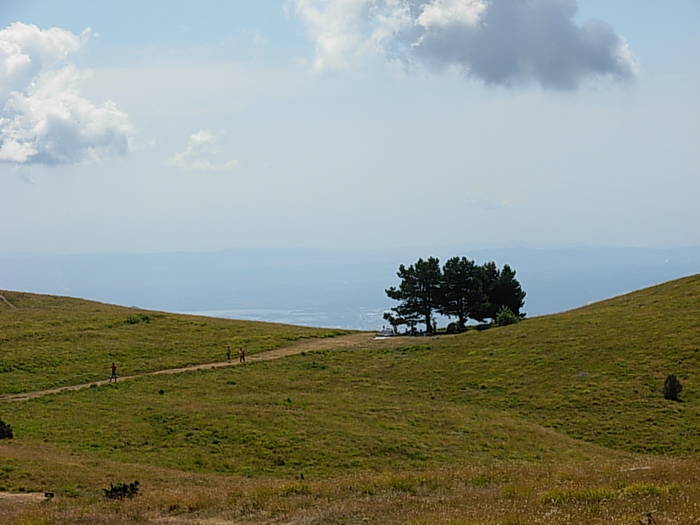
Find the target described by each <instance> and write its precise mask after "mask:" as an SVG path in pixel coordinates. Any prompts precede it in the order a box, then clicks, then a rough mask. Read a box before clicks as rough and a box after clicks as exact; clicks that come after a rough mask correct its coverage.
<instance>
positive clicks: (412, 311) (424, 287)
mask: <svg viewBox="0 0 700 525" xmlns="http://www.w3.org/2000/svg"><path fill="white" fill-rule="evenodd" d="M396 275H397V276H398V277H399V279H401V283H400V284H399V287H398V288H396V287H394V286H392V287H391V288H389V289H387V290H386V294H387V295H388V296H389V297H390V298H391V299H394V300H396V301H401V304H399V305H398V306H396V307H394V308H392V310H393V311H394V312H396V314H397V316H398V317H399V318H401V319H402V320H404V321H406V323H405V324H409V326H410V325H411V324H414V323H415V322H416V320H417V319H420V320H421V321H420V322H423V323H425V327H426V332H428V333H433V324H432V322H431V321H432V317H433V311H434V310H435V309H436V308H437V307H438V305H439V304H440V284H441V281H442V272H441V271H440V261H439V260H438V259H437V258H436V257H429V258H428V259H427V260H423V259H422V258H421V259H418V260H417V261H416V262H415V263H414V264H412V265H411V266H409V267H406V266H404V265H403V264H402V265H400V266H399V270H398V272H397V273H396Z"/></svg>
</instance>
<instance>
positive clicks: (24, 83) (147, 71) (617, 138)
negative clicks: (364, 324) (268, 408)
mask: <svg viewBox="0 0 700 525" xmlns="http://www.w3.org/2000/svg"><path fill="white" fill-rule="evenodd" d="M699 23H700V4H699V3H698V2H697V1H695V0H679V1H678V2H674V3H673V5H672V6H667V8H664V9H661V8H659V7H658V4H656V3H652V2H635V3H629V4H625V5H621V4H615V5H612V4H611V3H610V2H605V1H603V0H580V1H576V0H533V1H528V2H522V1H520V0H493V1H487V0H343V1H342V2H341V1H339V0H283V1H279V2H228V3H222V2H217V1H214V0H202V1H200V2H197V3H196V4H193V3H191V2H185V1H184V0H174V1H172V2H167V3H166V2H162V1H154V2H149V3H147V4H145V5H144V4H143V3H142V2H136V1H134V0H125V1H123V2H119V3H118V4H117V3H113V2H100V3H95V2H90V1H88V0H67V1H66V2H61V3H60V4H59V3H56V2H50V1H48V0H21V1H20V0H7V1H5V2H3V3H2V6H0V196H2V198H3V200H2V202H3V205H2V206H0V250H2V253H4V254H6V256H5V258H4V259H2V260H3V261H4V265H5V266H10V267H9V268H1V269H0V270H1V271H2V272H3V273H2V274H3V275H5V276H13V277H12V279H10V280H9V281H6V282H7V283H9V284H11V283H12V282H16V283H18V284H21V286H22V287H23V288H24V289H46V290H60V289H72V290H77V291H81V290H82V291H84V292H85V293H86V294H87V295H90V296H91V297H93V298H102V299H109V298H112V299H115V301H116V302H120V303H123V302H125V301H127V302H128V301H132V300H133V301H136V302H139V303H140V304H143V305H166V306H167V305H170V306H172V305H177V306H178V308H179V309H183V310H184V309H188V310H191V309H197V308H202V309H213V310H217V309H224V310H225V309H229V310H240V308H241V304H240V303H241V302H244V303H245V304H244V309H250V310H256V309H258V310H259V309H262V310H275V309H282V310H290V311H296V309H297V306H298V305H300V304H301V305H304V304H305V303H304V300H303V294H304V290H303V289H302V288H300V285H299V284H298V283H297V281H298V280H299V279H301V280H302V281H303V282H304V283H306V286H307V290H310V292H309V293H310V295H311V296H313V298H312V299H310V303H313V304H311V305H310V306H309V305H307V306H305V307H308V308H311V309H312V310H313V311H314V312H316V314H315V315H317V316H321V315H323V312H324V309H323V308H321V309H319V308H318V306H319V304H321V303H322V301H321V300H322V299H323V297H324V294H325V295H328V293H331V292H329V291H328V290H331V291H332V293H333V294H341V295H342V297H340V296H339V297H337V298H335V299H334V301H335V303H334V306H333V307H332V308H330V309H326V310H328V311H333V312H336V314H334V315H340V313H339V312H340V309H339V308H340V306H341V305H342V304H346V306H347V307H348V308H359V307H363V308H369V309H372V311H374V310H375V309H376V308H380V307H383V306H384V305H385V304H387V303H386V300H385V298H384V297H382V293H383V290H384V288H385V287H386V286H388V285H391V284H392V282H393V281H392V279H393V277H394V276H393V274H394V271H395V266H397V265H398V264H400V263H410V262H412V261H413V260H415V259H416V258H417V257H418V256H428V255H440V256H442V257H445V256H450V255H465V256H468V257H473V258H475V257H476V256H475V255H474V254H475V253H478V252H479V253H484V254H487V253H499V250H500V251H501V252H508V250H511V251H510V252H509V253H511V254H515V255H517V257H515V259H516V260H512V261H511V260H508V259H507V258H506V260H505V261H503V262H508V263H511V264H513V265H514V266H515V267H516V269H517V270H518V271H519V276H521V277H522V279H523V281H524V284H525V287H526V290H527V291H528V293H529V296H528V302H529V303H528V304H529V306H530V308H531V310H532V311H535V312H545V311H551V309H553V308H558V307H560V306H564V305H571V306H575V305H577V303H578V302H580V301H581V300H584V301H585V300H588V299H589V298H590V297H595V298H600V297H599V296H600V295H601V294H607V293H608V292H610V293H615V292H616V291H619V290H621V289H623V288H624V286H629V287H632V286H635V287H636V286H637V285H641V284H648V283H649V282H650V281H653V280H654V279H657V278H659V279H662V278H665V277H666V276H668V275H673V276H677V273H678V271H679V269H678V268H677V270H678V271H676V270H674V271H668V267H667V266H665V263H664V262H663V258H662V260H659V261H656V259H655V257H656V255H658V253H657V254H656V255H652V251H653V250H654V249H657V250H661V251H663V250H671V251H673V250H675V252H674V253H680V252H682V251H683V250H684V249H685V248H679V247H688V248H687V250H688V253H691V252H693V250H694V248H693V247H697V246H700V229H698V228H697V227H696V225H697V224H700V206H698V205H697V195H698V194H700V176H699V175H700V171H699V170H700V148H698V147H697V137H698V136H700V119H698V118H697V115H698V114H699V110H700V97H699V94H700V91H699V90H698V86H700V69H698V67H697V58H698V51H700V34H699V33H698V31H697V27H698V25H699ZM649 28H654V30H653V31H650V29H649ZM235 246H239V247H244V248H232V247H235ZM630 247H635V248H630ZM535 249H541V250H545V251H546V250H550V251H551V252H552V253H557V255H556V256H553V257H555V259H556V261H557V262H556V264H553V263H550V262H548V261H547V260H546V257H545V258H544V261H542V260H539V259H538V255H537V254H534V255H532V253H534V252H531V250H535ZM230 250H233V251H234V252H235V251H236V250H239V251H242V252H246V253H248V255H249V256H250V258H251V260H254V257H253V256H252V255H250V254H252V253H253V252H255V251H256V250H259V251H260V250H261V251H263V252H264V251H266V250H267V251H268V252H269V253H268V255H269V254H273V253H274V252H275V251H278V252H280V253H283V255H282V257H284V258H289V261H288V263H289V264H288V265H287V267H285V268H283V269H279V270H278V273H279V275H277V274H275V275H274V282H275V283H276V285H277V286H278V288H280V289H285V290H287V292H285V293H286V295H284V296H282V297H279V298H278V299H279V300H278V302H277V304H275V303H274V299H275V298H274V296H273V294H272V295H270V297H267V296H266V297H265V298H264V300H253V299H254V297H253V295H252V292H250V290H249V291H246V292H245V294H243V295H241V296H240V297H243V296H245V301H242V300H238V299H236V298H235V297H234V299H232V300H231V301H228V302H227V300H225V298H224V297H220V295H221V293H222V292H221V291H220V289H222V288H224V289H225V288H227V287H228V288H229V289H230V290H233V291H235V290H238V289H244V288H245V286H247V285H245V283H243V284H240V283H238V281H235V279H234V280H231V279H229V278H228V276H227V274H226V271H225V268H223V267H222V268H219V267H218V266H217V264H215V263H213V262H211V261H209V262H202V261H201V260H199V259H202V260H203V259H207V258H209V259H211V260H214V259H217V257H218V258H220V259H221V260H227V258H228V259H230V253H229V251H230ZM576 250H583V252H584V253H585V254H587V255H585V256H581V252H577V251H576ZM599 250H607V252H606V253H607V254H608V255H609V256H611V257H613V258H615V257H617V256H616V255H615V253H617V252H616V250H622V251H623V252H625V253H626V255H624V256H622V255H620V257H619V258H618V259H619V260H617V261H612V262H610V264H607V263H606V261H605V260H600V257H599V256H598V255H596V253H597V251H599ZM635 250H638V251H637V252H635ZM639 250H641V251H639ZM644 250H647V251H646V252H645V251H644ZM649 250H652V251H649ZM528 251H530V252H528ZM526 252H528V253H530V255H528V256H525V255H523V254H525V253H526ZM314 253H315V254H314ZM318 253H321V258H323V257H325V256H326V255H328V254H329V253H333V254H334V255H333V256H332V257H331V259H333V261H334V262H335V263H336V264H340V266H338V267H339V268H343V269H344V270H343V271H345V273H346V274H353V272H354V274H355V275H356V278H355V281H353V283H351V284H348V283H345V281H344V277H343V274H342V272H341V273H334V271H335V270H334V271H330V270H328V268H326V267H325V266H323V265H322V264H321V263H320V262H318V261H315V257H316V256H317V255H318ZM634 253H637V254H640V253H645V254H646V255H644V257H647V256H648V257H650V258H651V259H654V261H655V262H654V263H653V264H652V265H651V266H644V265H643V264H642V265H637V263H636V262H635V261H634V256H633V255H632V254H634ZM659 253H660V252H659ZM693 253H694V252H693ZM7 254H15V255H14V256H12V257H14V259H13V258H12V257H10V256H9V255H7ZM17 254H20V255H17ZM21 254H25V255H26V256H27V257H24V258H22V257H23V256H21ZM52 254H66V257H67V258H66V259H61V256H59V255H56V257H57V258H56V259H55V260H56V261H59V262H60V264H64V263H65V265H66V266H65V267H63V266H61V269H60V271H58V269H56V268H53V267H52V265H51V264H43V263H41V262H40V260H41V259H42V257H44V261H47V260H49V259H50V258H51V257H52V256H53V255H52ZM71 254H72V255H71ZM120 254H132V255H133V257H132V258H131V259H128V265H127V266H129V265H130V266H129V267H130V268H131V271H132V274H131V275H130V274H128V272H126V271H125V269H124V268H121V267H120V266H119V264H116V263H113V262H110V261H107V262H106V263H105V266H104V267H99V264H100V263H99V260H100V257H107V256H114V257H113V258H114V260H117V259H119V257H121V255H120ZM143 254H151V255H153V256H154V260H159V261H161V262H162V261H166V260H169V258H170V257H171V256H172V261H170V262H173V261H176V260H177V261H180V262H176V263H174V264H175V266H177V268H178V271H177V272H174V273H172V274H168V273H167V272H166V275H160V274H159V273H158V272H157V271H156V270H155V269H154V268H157V265H156V266H155V267H151V266H148V265H146V266H145V267H141V266H138V265H137V264H135V262H134V261H137V260H139V259H140V258H143ZM201 254H208V255H206V256H203V255H201ZM324 254H325V255H324ZM539 255H540V256H542V254H541V253H540V254H539ZM34 256H35V257H34ZM71 256H75V257H77V259H74V260H73V263H74V264H75V265H76V267H77V268H78V269H79V270H80V271H78V270H76V269H71V267H70V264H69V263H66V262H65V261H67V260H69V259H70V257H71ZM343 256H345V257H347V258H349V259H351V260H354V261H355V262H356V264H357V268H353V267H352V265H350V266H348V265H347V264H344V263H342V264H341V262H340V261H341V259H342V258H343ZM484 256H485V257H486V255H484ZM521 256H522V257H523V259H522V264H520V265H519V264H518V260H517V259H518V257H521ZM589 256H590V257H589ZM32 257H34V258H32ZM81 257H83V258H82V259H81ZM159 257H160V259H159ZM188 257H190V258H193V259H196V260H198V263H197V264H200V263H201V264H202V265H203V266H202V269H199V270H193V271H201V272H205V273H206V272H212V270H211V266H212V265H213V267H214V268H215V269H216V272H219V273H216V272H214V273H211V275H205V276H203V279H205V282H204V284H200V290H199V291H198V288H197V283H196V282H194V281H193V282H192V283H191V285H188V286H191V287H192V290H189V291H188V292H187V293H188V295H187V297H183V298H182V300H180V301H178V300H176V299H177V298H174V297H170V295H172V294H171V293H170V292H169V291H168V288H167V287H168V286H173V284H172V283H174V282H176V281H177V279H181V280H182V279H185V280H186V279H190V278H191V276H188V271H187V265H183V264H182V261H183V260H186V259H187V258H188ZM246 257H248V256H246ZM269 258H271V259H272V258H274V257H272V256H271V255H270V257H269ZM305 258H306V259H305ZM494 258H497V257H494ZM579 258H580V259H581V261H579V260H577V259H579ZM90 259H92V260H93V261H98V266H97V269H96V267H95V265H94V264H91V263H89V262H86V261H88V260H90ZM107 259H109V257H107ZM107 259H105V260H107ZM61 261H63V262H61ZM304 263H307V264H310V265H311V266H312V267H313V268H314V270H313V271H311V272H310V273H309V274H308V275H307V274H305V273H304V272H300V270H299V268H300V267H301V266H302V265H303V264H304ZM623 263H624V264H628V265H631V267H634V268H645V269H643V270H642V269H640V270H639V271H640V272H641V274H639V276H638V277H639V278H638V279H636V280H635V279H632V277H634V272H632V274H633V275H631V276H626V275H625V270H624V264H623ZM57 264H58V263H57ZM168 264H169V263H168ZM251 264H252V263H251ZM606 264H607V265H606ZM693 264H695V260H694V259H693ZM693 264H690V265H686V266H683V268H685V269H686V270H688V269H695V268H696V266H693ZM25 265H26V266H25ZM567 265H568V266H575V267H577V268H579V270H578V271H579V272H583V273H585V275H586V280H587V282H588V281H593V280H595V276H597V275H598V276H601V275H602V277H600V278H599V280H600V281H601V282H603V283H605V284H604V285H602V286H601V287H600V288H598V287H596V286H593V287H592V292H595V293H586V291H585V290H578V289H576V287H575V286H574V284H575V283H571V284H570V285H568V287H567V286H564V287H563V288H562V286H561V285H562V283H565V282H566V267H567ZM586 265H588V266H586ZM224 266H225V265H224ZM538 266H541V267H550V268H551V271H550V274H551V275H550V277H548V276H547V272H546V271H545V270H543V269H539V270H538ZM652 267H653V268H654V269H653V271H652V269H651V268H652ZM32 269H33V270H32ZM694 271H697V270H694ZM81 272H82V273H81ZM139 272H141V273H143V274H145V275H148V279H149V280H150V282H143V281H144V280H143V279H142V275H139ZM295 272H296V273H295ZM59 274H60V275H59ZM263 274H264V272H263V273H259V274H256V276H255V277H252V279H253V280H258V281H260V280H262V279H264V277H263ZM613 274H614V275H615V277H614V278H613V277H609V276H608V275H613ZM214 276H216V277H217V278H218V279H220V283H219V285H218V287H217V283H216V282H213V281H212V282H209V281H207V279H209V278H210V277H211V278H213V277H214ZM52 279H53V280H52ZM81 279H82V281H81ZM100 279H101V280H102V281H103V282H102V281H100ZM314 279H317V280H319V282H318V283H315V282H314ZM547 279H550V281H551V282H548V281H547ZM110 280H111V281H114V283H116V284H110ZM132 280H133V281H136V282H143V286H142V287H141V288H142V289H141V290H139V289H138V287H137V286H133V287H132V286H131V282H132ZM171 281H172V282H171ZM234 281H235V282H234ZM387 281H389V282H387ZM616 281H617V282H616ZM159 282H167V283H168V285H167V286H166V287H165V288H159V287H158V283H159ZM260 282H262V281H260ZM127 285H128V286H127ZM244 285H245V286H244ZM0 286H8V284H5V283H1V282H0ZM119 286H122V287H125V288H124V290H123V291H122V292H120V290H119V289H118V288H119ZM353 286H355V287H356V288H357V290H356V291H355V292H353ZM241 287H243V288H241ZM132 288H133V289H132ZM258 288H260V287H259V286H258ZM528 288H529V289H528ZM245 289H246V290H248V289H247V288H245ZM202 290H205V291H206V293H204V292H202ZM81 293H83V292H81ZM147 293H151V294H153V297H150V298H149V297H148V296H147ZM266 293H267V292H266ZM565 293H568V294H570V297H568V298H567V297H565V295H564V294H565ZM377 294H378V295H377ZM239 295H240V294H239ZM240 297H239V299H240ZM117 299H118V300H117ZM319 301H321V303H319ZM572 303H574V304H572ZM389 304H390V303H389ZM260 315H262V314H260ZM300 315H301V314H300ZM343 315H345V314H343ZM347 315H350V314H347ZM347 322H348V323H350V322H354V321H347Z"/></svg>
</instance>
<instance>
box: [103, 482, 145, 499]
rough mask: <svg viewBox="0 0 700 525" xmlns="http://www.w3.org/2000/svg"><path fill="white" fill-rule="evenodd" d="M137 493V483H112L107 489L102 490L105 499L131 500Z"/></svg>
mask: <svg viewBox="0 0 700 525" xmlns="http://www.w3.org/2000/svg"><path fill="white" fill-rule="evenodd" d="M138 493H139V482H138V481H134V482H132V483H117V484H116V485H114V484H113V483H110V484H109V488H106V489H102V494H103V495H104V497H105V499H125V498H133V497H134V496H136V495H138Z"/></svg>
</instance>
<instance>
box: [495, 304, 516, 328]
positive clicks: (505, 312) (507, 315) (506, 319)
mask: <svg viewBox="0 0 700 525" xmlns="http://www.w3.org/2000/svg"><path fill="white" fill-rule="evenodd" d="M518 321H520V318H519V317H518V316H517V315H515V314H514V313H513V312H512V311H511V309H510V308H508V307H507V306H501V309H500V310H499V311H498V314H497V315H496V325H498V326H507V325H509V324H515V323H517V322H518Z"/></svg>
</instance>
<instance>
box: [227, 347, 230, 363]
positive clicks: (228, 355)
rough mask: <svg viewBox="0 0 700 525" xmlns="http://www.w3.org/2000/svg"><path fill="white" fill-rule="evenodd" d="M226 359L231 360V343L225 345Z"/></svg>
mask: <svg viewBox="0 0 700 525" xmlns="http://www.w3.org/2000/svg"><path fill="white" fill-rule="evenodd" d="M226 361H228V362H229V363H230V362H231V345H226Z"/></svg>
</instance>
